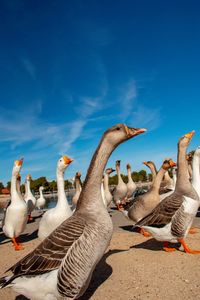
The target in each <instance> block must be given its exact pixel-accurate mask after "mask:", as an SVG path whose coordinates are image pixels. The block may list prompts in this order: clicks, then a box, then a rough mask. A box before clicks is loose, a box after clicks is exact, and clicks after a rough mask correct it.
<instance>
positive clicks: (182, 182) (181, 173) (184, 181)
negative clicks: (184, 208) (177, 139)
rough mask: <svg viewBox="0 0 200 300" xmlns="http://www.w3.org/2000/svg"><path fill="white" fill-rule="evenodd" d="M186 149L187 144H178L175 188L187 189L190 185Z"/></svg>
mask: <svg viewBox="0 0 200 300" xmlns="http://www.w3.org/2000/svg"><path fill="white" fill-rule="evenodd" d="M186 149H187V146H182V145H180V144H179V145H178V156H177V162H178V163H177V165H178V169H177V182H176V190H177V189H178V190H181V191H188V188H190V187H191V183H190V180H189V173H188V163H187V160H186Z"/></svg>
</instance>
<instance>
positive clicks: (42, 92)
mask: <svg viewBox="0 0 200 300" xmlns="http://www.w3.org/2000/svg"><path fill="white" fill-rule="evenodd" d="M199 9H200V4H199V1H184V0H182V1H172V0H171V1H167V2H166V1H148V0H146V1H144V0H141V1H135V0H130V1H129V0H118V1H105V0H101V1H100V0H91V1H90V0H82V1H80V0H77V1H64V0H63V1H61V0H60V1H59V0H57V1H53V0H48V1H32V0H29V1H26V0H2V1H1V3H0V20H1V21H0V22H1V26H0V36H1V47H0V181H3V182H4V183H6V182H7V181H8V180H10V177H11V170H12V165H13V161H14V160H15V159H18V158H20V157H21V156H23V157H24V165H23V169H22V178H23V180H24V177H25V175H26V174H27V173H31V174H32V177H33V178H37V177H39V176H46V177H47V179H49V180H52V179H55V169H56V163H57V160H58V158H59V156H60V155H61V154H67V155H69V156H71V157H73V158H74V159H75V161H74V162H73V163H72V164H71V165H70V167H69V168H68V170H67V171H66V178H69V177H72V176H74V174H75V172H76V171H80V172H81V173H82V174H83V177H84V176H85V173H86V171H87V167H88V165H89V162H90V159H91V156H92V154H93V152H94V150H95V148H96V146H97V144H98V141H99V139H100V137H101V135H102V133H103V132H104V130H106V129H107V128H108V127H110V126H112V125H114V124H117V123H121V122H125V123H126V124H127V125H130V126H133V127H146V128H147V129H148V132H147V133H146V134H143V135H141V136H138V137H136V138H135V139H133V140H130V141H128V142H126V143H124V144H123V145H120V146H119V147H118V149H116V151H115V152H114V153H113V154H112V156H111V158H110V160H109V162H108V165H109V166H114V164H115V160H117V159H121V161H122V171H123V172H125V165H126V163H127V162H130V163H131V164H132V169H133V170H140V169H141V168H144V169H145V167H143V165H142V163H141V162H142V161H144V160H154V161H155V163H156V164H157V166H158V167H159V165H160V163H161V162H162V160H163V159H164V158H165V157H172V158H174V159H175V158H176V148H177V146H176V145H177V141H178V138H179V137H180V136H182V135H183V134H184V133H187V132H188V131H191V130H193V129H195V130H196V134H195V136H194V137H193V140H192V143H191V146H190V149H194V148H195V147H197V146H198V145H199V143H200V121H199V112H200V104H199V103H200V102H199V99H200V35H199V32H200V18H199Z"/></svg>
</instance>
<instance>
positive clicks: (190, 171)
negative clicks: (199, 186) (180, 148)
mask: <svg viewBox="0 0 200 300" xmlns="http://www.w3.org/2000/svg"><path fill="white" fill-rule="evenodd" d="M193 155H194V151H191V152H189V153H188V154H187V155H186V159H187V161H188V172H189V175H190V179H192V159H193Z"/></svg>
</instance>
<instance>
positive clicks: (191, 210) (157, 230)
mask: <svg viewBox="0 0 200 300" xmlns="http://www.w3.org/2000/svg"><path fill="white" fill-rule="evenodd" d="M193 134H194V132H191V133H189V134H186V135H185V136H183V137H182V138H181V139H180V140H179V144H178V174H177V183H176V188H175V191H174V193H173V194H172V195H170V196H169V197H167V198H165V199H164V200H163V201H162V202H161V203H160V204H159V205H158V206H157V207H156V208H155V209H154V210H153V211H152V212H151V213H150V214H149V215H148V216H146V217H145V218H143V219H142V220H140V221H139V222H138V223H137V224H136V225H137V226H140V227H142V228H144V229H145V230H147V231H148V232H150V233H151V234H152V235H153V237H154V238H155V239H157V240H159V241H165V242H174V243H177V242H180V243H181V244H182V245H183V247H184V250H185V251H186V252H188V253H200V251H199V250H192V249H189V247H188V246H187V245H186V243H185V241H184V238H185V237H186V236H187V233H188V231H189V229H190V227H191V224H192V222H193V219H194V216H195V215H196V212H197V210H198V206H199V196H198V194H197V192H196V190H195V189H194V187H193V185H192V184H191V182H190V180H189V173H188V166H187V161H186V149H187V147H188V145H189V142H190V139H191V138H192V136H193ZM199 155H200V153H199V151H197V152H196V160H194V165H195V164H196V165H198V170H197V169H196V171H197V172H196V176H197V177H196V178H197V181H196V182H198V185H200V177H199ZM197 161H198V163H197ZM194 182H195V180H194ZM194 182H193V184H194V185H195V183H194ZM164 249H165V250H166V251H170V248H168V247H165V248H164ZM173 250H174V249H173Z"/></svg>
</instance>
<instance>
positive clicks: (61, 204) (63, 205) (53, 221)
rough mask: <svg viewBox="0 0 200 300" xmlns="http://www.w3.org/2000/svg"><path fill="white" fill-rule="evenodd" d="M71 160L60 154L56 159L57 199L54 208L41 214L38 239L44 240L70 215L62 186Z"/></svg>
mask: <svg viewBox="0 0 200 300" xmlns="http://www.w3.org/2000/svg"><path fill="white" fill-rule="evenodd" d="M72 161H73V159H71V158H69V157H67V156H62V157H61V158H60V159H59V160H58V163H57V173H56V176H57V188H58V201H57V204H56V206H55V207H54V208H51V209H49V210H47V211H46V212H45V213H44V215H43V216H42V219H41V221H40V223H39V229H38V237H39V239H40V240H44V239H45V238H46V237H47V236H48V235H49V234H50V233H51V232H52V231H53V230H54V229H56V228H57V227H58V226H59V225H60V224H61V223H62V222H63V221H65V220H66V219H67V218H69V217H71V215H72V210H71V208H70V206H69V203H68V201H67V197H66V194H65V188H64V186H65V182H64V172H65V170H66V168H67V167H68V166H69V165H70V164H71V162H72Z"/></svg>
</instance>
